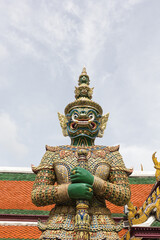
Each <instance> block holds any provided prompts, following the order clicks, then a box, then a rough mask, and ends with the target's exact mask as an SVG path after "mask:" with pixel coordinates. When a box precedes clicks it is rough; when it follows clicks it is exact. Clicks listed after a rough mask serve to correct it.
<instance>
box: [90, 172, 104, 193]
mask: <svg viewBox="0 0 160 240" xmlns="http://www.w3.org/2000/svg"><path fill="white" fill-rule="evenodd" d="M93 191H94V192H95V193H96V194H97V195H103V194H104V192H105V181H104V180H102V179H101V178H99V177H96V176H94V182H93Z"/></svg>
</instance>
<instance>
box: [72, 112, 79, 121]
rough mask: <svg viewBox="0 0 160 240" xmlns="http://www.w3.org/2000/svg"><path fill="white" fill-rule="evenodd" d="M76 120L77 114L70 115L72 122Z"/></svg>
mask: <svg viewBox="0 0 160 240" xmlns="http://www.w3.org/2000/svg"><path fill="white" fill-rule="evenodd" d="M76 118H78V113H73V114H72V120H73V121H75V120H76Z"/></svg>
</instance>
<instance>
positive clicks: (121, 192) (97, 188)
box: [93, 154, 131, 206]
mask: <svg viewBox="0 0 160 240" xmlns="http://www.w3.org/2000/svg"><path fill="white" fill-rule="evenodd" d="M118 155H119V157H121V155H120V154H118ZM121 161H123V160H122V159H121ZM125 169H126V168H125V167H124V163H123V162H122V165H119V164H118V165H117V166H116V165H115V166H113V167H111V169H110V175H109V179H108V181H104V180H102V179H101V178H99V177H97V176H94V183H93V190H94V192H95V194H96V195H99V196H103V197H105V199H106V200H108V201H110V202H111V203H114V204H115V205H119V206H123V205H125V204H127V202H128V201H129V200H130V196H131V191H130V186H129V180H128V176H127V173H126V171H125ZM126 170H127V169H126Z"/></svg>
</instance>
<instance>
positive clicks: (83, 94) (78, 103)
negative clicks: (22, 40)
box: [64, 67, 103, 115]
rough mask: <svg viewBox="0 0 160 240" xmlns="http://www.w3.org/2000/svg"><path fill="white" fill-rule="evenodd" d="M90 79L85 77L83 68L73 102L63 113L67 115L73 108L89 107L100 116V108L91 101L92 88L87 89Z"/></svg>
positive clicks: (85, 73) (101, 111)
mask: <svg viewBox="0 0 160 240" xmlns="http://www.w3.org/2000/svg"><path fill="white" fill-rule="evenodd" d="M89 83H90V79H89V76H88V75H87V72H86V68H85V67H84V68H83V70H82V73H81V75H80V76H79V80H78V85H79V86H78V87H75V98H76V100H75V101H74V102H71V103H69V104H68V105H67V106H66V108H65V110H64V112H65V115H67V114H68V113H69V112H70V111H71V110H72V109H73V108H77V107H91V108H92V109H94V110H96V111H97V112H98V113H99V114H100V115H102V113H103V110H102V108H101V106H100V105H99V104H98V103H96V102H94V101H92V100H91V99H92V94H93V88H90V87H89Z"/></svg>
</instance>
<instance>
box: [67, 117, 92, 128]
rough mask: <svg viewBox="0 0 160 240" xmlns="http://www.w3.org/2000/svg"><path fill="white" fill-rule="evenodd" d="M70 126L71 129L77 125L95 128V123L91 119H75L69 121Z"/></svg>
mask: <svg viewBox="0 0 160 240" xmlns="http://www.w3.org/2000/svg"><path fill="white" fill-rule="evenodd" d="M70 126H71V128H72V129H77V128H78V127H83V126H84V127H90V128H91V129H95V128H96V124H95V123H94V122H93V121H91V119H89V120H86V119H81V120H77V119H76V121H74V122H72V123H71V125H70Z"/></svg>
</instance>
